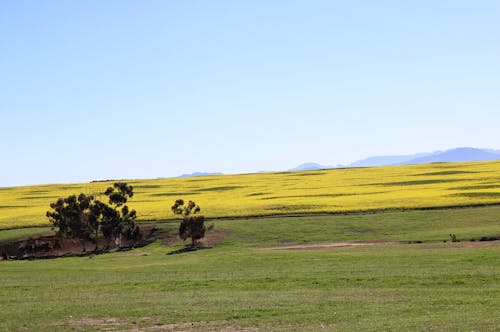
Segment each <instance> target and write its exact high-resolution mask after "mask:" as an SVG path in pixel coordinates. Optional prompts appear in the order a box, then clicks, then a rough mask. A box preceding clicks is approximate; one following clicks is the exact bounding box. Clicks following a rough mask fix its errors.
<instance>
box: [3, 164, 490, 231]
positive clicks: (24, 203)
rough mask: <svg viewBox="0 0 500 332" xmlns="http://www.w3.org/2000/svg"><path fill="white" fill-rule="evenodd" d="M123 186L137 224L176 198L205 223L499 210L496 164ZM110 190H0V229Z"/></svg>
mask: <svg viewBox="0 0 500 332" xmlns="http://www.w3.org/2000/svg"><path fill="white" fill-rule="evenodd" d="M127 182H128V183H129V184H131V185H133V186H134V193H135V195H134V197H133V199H132V200H131V201H130V202H129V206H130V207H131V208H134V209H136V210H137V213H138V218H139V220H161V219H171V218H172V217H173V216H172V213H171V211H170V206H171V205H172V204H173V202H174V201H175V200H176V199H178V198H182V199H184V200H194V201H195V202H196V203H198V204H199V205H200V206H201V207H202V212H203V213H204V214H205V215H206V216H207V217H209V218H218V217H247V216H265V215H290V214H307V213H341V212H355V211H375V210H384V209H415V208H430V207H454V206H471V205H483V204H484V205H486V204H500V161H492V162H473V163H434V164H425V165H409V166H389V167H372V168H345V169H331V170H321V171H303V172H280V173H258V174H240V175H220V176H204V177H192V178H166V179H152V180H129V181H127ZM112 183H113V181H110V182H92V183H83V184H61V185H37V186H27V187H12V188H0V229H5V228H14V227H24V226H31V225H43V224H47V223H48V220H47V218H46V217H45V212H46V211H47V210H48V209H49V204H50V203H51V202H54V201H56V200H57V198H59V197H66V196H68V195H71V194H79V193H80V192H84V193H87V194H96V193H102V192H104V190H105V189H106V188H107V187H108V186H110V185H112ZM100 198H101V199H103V200H104V199H105V197H102V196H101V197H100Z"/></svg>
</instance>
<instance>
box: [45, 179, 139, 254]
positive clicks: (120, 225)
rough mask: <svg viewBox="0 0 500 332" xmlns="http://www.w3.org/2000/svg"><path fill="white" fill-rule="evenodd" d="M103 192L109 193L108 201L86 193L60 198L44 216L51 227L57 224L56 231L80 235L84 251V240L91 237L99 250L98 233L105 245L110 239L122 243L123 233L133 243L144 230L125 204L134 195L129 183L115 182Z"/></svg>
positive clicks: (65, 234) (68, 235)
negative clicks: (102, 200)
mask: <svg viewBox="0 0 500 332" xmlns="http://www.w3.org/2000/svg"><path fill="white" fill-rule="evenodd" d="M104 194H105V195H106V196H108V197H109V203H108V204H106V203H104V202H101V201H99V200H96V199H94V196H91V195H88V196H87V195H85V194H80V195H79V196H78V197H76V196H75V195H71V196H69V197H68V198H60V199H58V200H57V202H55V203H52V204H50V207H51V208H52V210H53V211H48V212H47V217H48V218H49V221H50V222H51V223H52V224H53V225H54V227H58V228H59V230H58V231H57V234H58V235H60V236H64V237H69V238H78V239H80V241H81V242H82V246H83V251H86V248H85V242H86V241H94V243H95V250H96V251H97V250H98V241H99V234H100V233H102V235H103V236H104V238H105V239H106V240H107V246H106V247H107V248H109V247H110V243H111V241H114V242H115V244H116V245H117V246H121V238H122V237H124V238H126V239H127V240H129V241H132V242H133V243H135V242H136V241H138V240H140V239H141V238H142V236H143V233H142V230H141V229H140V227H139V226H138V225H137V224H136V223H135V219H136V218H137V215H136V212H135V210H129V208H128V206H127V205H125V203H127V201H128V199H129V198H131V197H132V196H133V195H134V193H133V188H132V186H129V185H127V183H125V182H116V183H115V184H114V185H113V187H109V188H108V189H106V191H105V193H104ZM117 240H119V241H117Z"/></svg>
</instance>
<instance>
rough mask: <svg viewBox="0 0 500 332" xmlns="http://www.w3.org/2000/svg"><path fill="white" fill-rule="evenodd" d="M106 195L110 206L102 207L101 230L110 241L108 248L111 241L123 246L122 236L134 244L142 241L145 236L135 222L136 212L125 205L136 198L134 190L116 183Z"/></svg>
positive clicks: (125, 184) (126, 185)
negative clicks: (132, 198)
mask: <svg viewBox="0 0 500 332" xmlns="http://www.w3.org/2000/svg"><path fill="white" fill-rule="evenodd" d="M104 194H105V195H106V196H108V197H109V205H108V206H105V207H102V216H103V219H102V226H101V228H102V232H103V235H104V237H105V238H106V239H108V246H109V242H110V241H111V240H114V241H115V242H117V241H118V243H117V245H121V241H122V236H123V237H124V238H125V239H127V240H129V241H133V242H136V241H138V240H140V239H141V238H142V235H143V234H142V231H141V229H140V227H139V226H138V225H137V224H136V222H135V220H136V218H137V215H136V212H135V210H129V208H128V206H127V205H125V203H127V201H128V199H130V198H131V197H133V196H134V188H133V187H132V186H129V185H128V184H127V183H125V182H116V183H114V184H113V187H109V188H108V189H106V191H105V192H104ZM120 207H121V209H119V208H120Z"/></svg>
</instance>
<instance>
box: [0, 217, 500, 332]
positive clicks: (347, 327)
mask: <svg viewBox="0 0 500 332" xmlns="http://www.w3.org/2000/svg"><path fill="white" fill-rule="evenodd" d="M499 219H500V207H484V208H463V209H448V210H429V211H406V212H386V213H378V214H359V215H343V216H305V217H296V218H283V217H278V218H252V219H234V220H229V219H227V220H216V221H215V225H216V231H218V232H223V233H224V235H225V236H224V237H222V238H221V239H220V242H218V243H217V244H216V245H214V246H213V248H211V249H206V250H200V251H195V252H188V253H183V254H176V255H167V254H168V253H170V252H172V251H174V250H176V249H179V248H180V246H181V245H182V244H181V243H174V244H172V245H170V246H168V247H165V246H163V245H162V244H161V243H159V242H156V243H154V244H152V245H150V246H147V247H144V248H139V249H136V250H133V251H127V252H115V253H111V254H104V255H97V256H90V257H73V258H58V259H51V260H38V261H3V262H0V280H1V282H2V283H1V284H2V287H1V288H0V307H1V310H0V330H1V331H56V330H57V331H59V330H63V331H102V330H106V331H191V330H195V331H196V330H199V331H207V330H209V331H210V330H212V331H220V330H222V331H238V330H244V331H321V330H325V331H402V330H403V331H408V330H409V331H423V330H425V331H496V330H498V326H499V324H500V315H498V308H499V307H500V246H498V241H495V242H490V243H485V242H468V241H465V242H464V241H462V242H460V243H451V242H449V241H448V242H446V243H444V242H443V240H449V236H448V234H449V233H455V234H456V235H457V237H458V238H459V239H467V238H470V237H480V236H492V235H500V220H499ZM165 227H175V222H172V221H167V222H165ZM31 231H32V232H33V231H34V232H40V231H43V230H40V229H31ZM4 232H7V231H0V236H5V237H8V236H10V237H14V235H13V234H12V233H11V234H10V235H2V234H6V233H4ZM11 232H12V231H11ZM26 232H28V230H26ZM24 235H26V234H24ZM16 236H17V235H16ZM368 240H388V241H416V240H418V241H423V243H421V244H399V243H396V244H391V245H374V246H366V247H356V248H336V249H309V250H270V249H267V248H266V247H270V246H277V245H278V246H279V245H288V244H301V243H325V242H337V241H368ZM472 245H474V246H472Z"/></svg>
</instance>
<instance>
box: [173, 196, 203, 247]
mask: <svg viewBox="0 0 500 332" xmlns="http://www.w3.org/2000/svg"><path fill="white" fill-rule="evenodd" d="M200 211H201V208H200V207H199V206H198V205H196V203H195V202H193V201H189V202H188V204H187V205H184V201H183V200H182V199H178V200H176V201H175V203H174V205H173V206H172V212H173V213H174V214H176V215H180V216H182V221H181V224H180V225H179V236H180V238H181V239H183V240H186V239H188V238H191V248H192V249H194V248H196V246H197V242H196V241H197V240H199V239H201V238H203V237H204V236H205V232H206V230H207V228H206V227H205V217H204V216H202V215H197V213H199V212H200Z"/></svg>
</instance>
